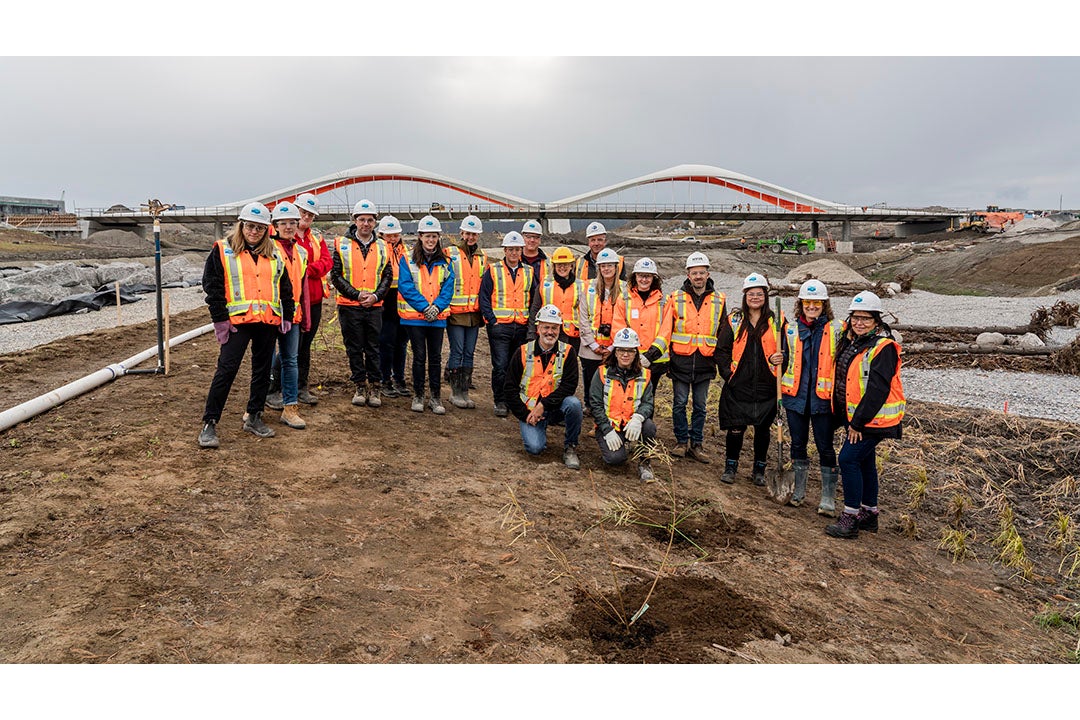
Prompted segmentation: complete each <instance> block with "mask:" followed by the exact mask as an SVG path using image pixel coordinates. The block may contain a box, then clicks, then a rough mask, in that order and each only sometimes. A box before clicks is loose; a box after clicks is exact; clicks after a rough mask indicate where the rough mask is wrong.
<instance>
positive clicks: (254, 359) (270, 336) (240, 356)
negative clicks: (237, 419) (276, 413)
mask: <svg viewBox="0 0 1080 720" xmlns="http://www.w3.org/2000/svg"><path fill="white" fill-rule="evenodd" d="M233 327H234V328H236V332H234V333H230V334H229V340H228V341H227V342H226V343H225V344H224V345H222V346H221V352H220V353H219V354H218V361H217V370H216V371H215V372H214V379H213V380H212V381H211V383H210V392H209V393H208V394H207V396H206V409H205V410H204V411H203V422H210V421H211V420H213V421H214V422H218V421H219V420H221V411H222V410H224V409H225V401H226V400H228V399H229V391H230V390H231V389H232V384H233V380H235V379H236V373H237V372H239V371H240V365H241V364H242V363H243V362H244V355H245V354H246V353H247V348H248V344H249V343H250V344H251V386H250V388H249V390H248V402H247V411H248V412H249V413H257V412H262V410H263V407H264V406H265V405H266V393H267V390H269V388H270V363H271V362H272V361H273V359H274V341H275V340H276V339H277V335H278V328H277V326H276V325H266V324H265V323H241V324H239V325H234V326H233Z"/></svg>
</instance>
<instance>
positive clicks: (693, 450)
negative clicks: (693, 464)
mask: <svg viewBox="0 0 1080 720" xmlns="http://www.w3.org/2000/svg"><path fill="white" fill-rule="evenodd" d="M686 457H688V458H690V459H692V460H697V461H698V462H699V463H705V464H706V465H708V464H709V463H711V462H712V460H710V459H709V456H708V455H706V454H705V448H703V447H701V444H700V443H697V444H694V443H691V444H690V447H689V448H688V449H687V450H686Z"/></svg>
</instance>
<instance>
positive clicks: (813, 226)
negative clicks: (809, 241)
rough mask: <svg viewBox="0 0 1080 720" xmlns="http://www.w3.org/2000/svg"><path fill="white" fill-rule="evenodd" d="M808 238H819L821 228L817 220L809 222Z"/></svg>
mask: <svg viewBox="0 0 1080 720" xmlns="http://www.w3.org/2000/svg"><path fill="white" fill-rule="evenodd" d="M810 237H821V226H820V225H818V221H817V220H811V221H810Z"/></svg>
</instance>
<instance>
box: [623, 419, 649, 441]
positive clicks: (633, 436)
mask: <svg viewBox="0 0 1080 720" xmlns="http://www.w3.org/2000/svg"><path fill="white" fill-rule="evenodd" d="M643 422H645V416H644V415H642V414H640V413H634V414H633V415H631V416H630V422H628V423H626V427H624V428H623V432H624V433H626V439H627V441H628V442H632V443H636V442H637V441H638V440H640V439H641V423H643Z"/></svg>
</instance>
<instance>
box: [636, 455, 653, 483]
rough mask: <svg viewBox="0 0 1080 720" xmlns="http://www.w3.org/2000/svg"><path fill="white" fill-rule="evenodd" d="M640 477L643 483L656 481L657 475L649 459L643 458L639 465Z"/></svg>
mask: <svg viewBox="0 0 1080 720" xmlns="http://www.w3.org/2000/svg"><path fill="white" fill-rule="evenodd" d="M637 473H638V478H639V479H640V480H641V482H643V483H651V482H655V481H656V476H655V475H653V471H652V467H651V463H650V462H649V461H648V460H642V461H641V462H639V463H638V466H637Z"/></svg>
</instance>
